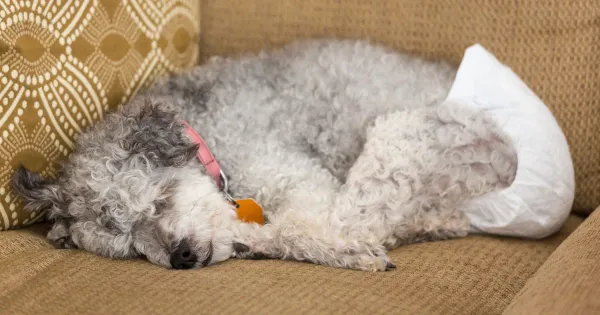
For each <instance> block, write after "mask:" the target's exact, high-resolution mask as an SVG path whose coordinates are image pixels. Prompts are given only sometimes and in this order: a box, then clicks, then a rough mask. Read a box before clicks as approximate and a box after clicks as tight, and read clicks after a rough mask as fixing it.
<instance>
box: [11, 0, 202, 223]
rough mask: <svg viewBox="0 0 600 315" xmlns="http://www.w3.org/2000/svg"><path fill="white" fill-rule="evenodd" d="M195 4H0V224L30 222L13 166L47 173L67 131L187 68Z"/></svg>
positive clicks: (34, 216) (169, 0) (194, 50)
mask: <svg viewBox="0 0 600 315" xmlns="http://www.w3.org/2000/svg"><path fill="white" fill-rule="evenodd" d="M198 2H199V1H197V0H152V1H146V0H121V1H118V0H90V1H87V0H62V1H61V0H55V1H44V0H40V1H16V0H0V103H1V106H0V230H4V229H8V228H14V227H19V226H23V225H27V224H31V223H33V222H35V221H36V220H38V219H39V218H40V217H41V213H31V214H30V213H26V212H24V211H23V209H22V203H21V200H20V199H18V198H16V197H15V195H14V194H13V193H12V192H11V189H10V178H11V176H12V172H13V169H14V168H16V167H17V166H18V165H20V164H24V165H25V166H26V167H27V168H30V169H32V170H35V171H37V172H41V173H42V174H43V175H44V176H53V175H54V174H55V172H56V171H57V165H56V164H57V162H59V161H60V160H62V159H64V158H65V157H67V156H68V155H69V153H70V151H71V150H72V149H73V139H74V137H75V136H76V135H77V134H78V133H79V132H80V131H81V130H82V129H84V128H86V127H87V126H89V125H90V124H93V123H94V122H96V121H98V120H100V119H102V117H103V113H104V112H106V111H108V110H110V109H112V108H114V107H116V106H118V105H119V104H123V103H125V102H127V100H128V99H129V98H131V96H132V95H134V94H135V93H136V91H137V90H139V89H140V88H142V87H144V86H146V85H148V84H149V83H150V82H151V81H152V80H153V78H155V77H156V76H159V75H163V74H166V73H168V72H175V71H178V70H180V69H183V68H186V67H189V66H192V65H194V64H195V63H196V61H197V55H198V45H197V42H198V39H199V31H200V29H199V14H200V10H199V4H198Z"/></svg>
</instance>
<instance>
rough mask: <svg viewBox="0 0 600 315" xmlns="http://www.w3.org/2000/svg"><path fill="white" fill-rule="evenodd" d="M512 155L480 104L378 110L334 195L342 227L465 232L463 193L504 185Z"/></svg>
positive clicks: (387, 240) (391, 238) (402, 236)
mask: <svg viewBox="0 0 600 315" xmlns="http://www.w3.org/2000/svg"><path fill="white" fill-rule="evenodd" d="M516 167H517V158H516V153H515V150H514V147H513V146H512V143H511V141H509V139H507V137H506V136H505V135H504V134H503V133H502V131H501V130H500V129H499V127H498V126H497V125H496V124H495V123H494V122H493V121H491V120H490V119H489V118H487V117H486V115H485V114H484V113H483V112H479V111H476V110H472V109H468V108H464V107H461V106H458V105H456V104H446V103H444V104H441V105H439V106H436V107H430V108H422V109H416V110H410V111H402V112H396V113H393V114H389V115H387V116H385V117H379V118H378V119H377V120H376V122H375V124H374V126H373V127H372V128H370V129H369V130H368V132H367V141H366V143H365V146H364V149H363V152H362V153H361V155H360V156H359V157H358V159H357V161H356V162H355V164H354V165H353V166H352V168H351V169H350V171H349V173H348V176H347V181H346V183H345V184H344V185H343V186H342V188H341V191H340V193H339V195H338V196H337V200H336V201H335V206H334V209H335V211H336V212H335V214H336V215H337V216H338V218H339V220H340V221H342V222H343V225H344V226H345V227H347V234H349V235H353V234H357V236H356V237H360V235H362V234H373V235H375V236H376V237H377V238H378V239H379V241H380V243H381V244H383V245H384V246H386V247H387V248H394V247H397V246H399V245H402V244H407V243H412V242H419V241H426V240H440V239H448V238H454V237H462V236H465V235H466V234H467V232H468V229H469V222H468V219H467V217H466V216H465V214H464V213H463V212H462V211H461V204H463V203H464V202H465V201H467V200H469V199H470V198H473V197H475V196H479V195H482V194H485V193H487V192H490V191H492V190H494V189H498V188H500V187H504V186H508V185H510V183H511V182H512V180H513V179H514V176H515V172H516Z"/></svg>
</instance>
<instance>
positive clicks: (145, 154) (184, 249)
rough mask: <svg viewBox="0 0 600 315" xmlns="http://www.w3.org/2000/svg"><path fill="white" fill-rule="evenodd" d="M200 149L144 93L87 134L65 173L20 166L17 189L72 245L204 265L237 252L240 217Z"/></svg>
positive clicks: (58, 237) (180, 265)
mask: <svg viewBox="0 0 600 315" xmlns="http://www.w3.org/2000/svg"><path fill="white" fill-rule="evenodd" d="M196 152H197V146H196V145H194V144H193V143H192V142H191V141H190V140H189V139H188V138H187V136H186V135H185V133H184V128H183V125H182V124H181V122H180V121H179V120H178V118H177V115H176V114H175V113H174V111H173V110H172V109H170V108H168V107H167V106H165V105H157V104H152V103H149V102H146V101H143V100H138V101H136V102H134V103H132V104H130V105H128V106H127V107H125V108H124V109H123V110H120V111H118V112H116V113H112V114H109V115H107V117H106V118H105V120H104V121H103V122H101V123H99V124H97V125H95V126H94V127H92V128H91V129H90V130H88V131H87V132H85V133H83V134H81V135H80V136H79V137H78V139H77V144H76V150H75V151H74V153H73V154H72V155H71V157H70V159H69V161H67V162H66V163H65V165H64V166H63V168H62V172H61V174H60V176H59V177H58V180H56V181H48V180H44V179H42V178H40V176H39V175H38V174H35V173H32V172H30V171H28V170H26V169H25V168H20V169H19V170H17V172H16V173H15V175H14V177H13V187H14V190H15V191H16V192H17V193H18V194H19V195H21V196H23V197H24V199H25V200H26V202H27V205H26V208H28V209H37V210H46V211H48V217H49V219H50V220H51V221H52V222H53V227H52V230H51V231H50V232H49V233H48V237H49V239H51V240H53V241H55V242H57V243H59V244H62V245H63V246H65V247H68V248H69V247H76V248H82V249H85V250H88V251H90V252H93V253H95V254H98V255H101V256H106V257H111V258H134V257H144V256H145V257H146V258H147V259H148V260H149V261H151V262H152V263H155V264H158V265H161V266H165V267H172V268H176V269H188V268H192V267H201V266H206V265H208V264H213V263H216V262H219V261H223V260H225V259H228V258H229V257H231V256H232V253H233V244H232V240H233V234H232V232H231V229H230V226H231V224H232V222H234V221H235V220H236V215H235V209H234V208H233V207H232V206H231V205H230V204H229V203H228V202H227V200H226V199H225V198H224V196H223V195H222V194H221V193H220V191H219V190H218V188H217V186H216V184H215V183H214V181H213V180H212V178H211V177H209V176H208V175H206V174H205V172H204V170H203V166H202V165H201V164H200V163H199V162H198V161H197V160H196V158H195V155H196Z"/></svg>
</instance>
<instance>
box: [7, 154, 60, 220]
mask: <svg viewBox="0 0 600 315" xmlns="http://www.w3.org/2000/svg"><path fill="white" fill-rule="evenodd" d="M12 188H13V191H14V192H15V193H16V194H17V195H19V196H21V197H23V199H24V200H25V210H28V211H38V212H39V211H43V210H46V209H48V208H50V207H52V206H53V205H60V204H62V203H63V197H62V193H61V190H60V188H59V186H58V185H57V184H56V182H55V181H51V180H46V179H43V178H42V177H41V176H40V174H38V173H34V172H31V171H29V170H28V169H26V168H25V167H24V166H23V165H21V166H20V167H19V168H18V169H17V170H15V173H14V174H13V177H12Z"/></svg>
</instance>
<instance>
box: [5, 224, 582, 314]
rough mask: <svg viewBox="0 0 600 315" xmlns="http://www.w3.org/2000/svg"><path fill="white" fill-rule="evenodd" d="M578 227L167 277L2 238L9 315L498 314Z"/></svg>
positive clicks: (14, 235) (34, 237) (15, 236)
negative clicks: (384, 268)
mask: <svg viewBox="0 0 600 315" xmlns="http://www.w3.org/2000/svg"><path fill="white" fill-rule="evenodd" d="M580 222H581V219H579V218H577V217H574V216H572V217H570V218H569V220H568V222H567V224H566V226H565V227H564V228H563V229H562V230H561V232H560V233H558V234H557V235H555V236H553V237H551V238H549V239H547V240H544V241H523V240H517V239H501V238H492V237H482V236H473V237H468V238H466V239H460V240H453V241H445V242H436V243H425V244H417V245H412V246H406V247H403V248H400V249H397V250H395V251H392V252H391V258H392V259H393V261H394V263H395V264H396V265H397V267H398V269H397V270H395V271H391V272H386V273H364V272H359V271H351V270H343V269H333V268H327V267H322V266H316V265H311V264H306V263H298V262H282V261H240V260H230V261H227V262H224V263H221V264H218V265H215V266H211V267H208V268H204V269H199V270H187V271H173V270H166V269H162V268H159V267H155V266H153V265H150V264H149V263H146V262H142V261H115V260H109V259H103V258H99V257H96V256H93V255H91V254H88V253H85V252H83V251H73V250H55V249H52V248H51V246H50V245H48V244H47V243H45V242H44V241H43V239H42V238H41V237H40V236H39V234H36V233H34V232H32V231H31V230H29V229H28V230H25V229H23V230H17V231H8V232H4V233H0V305H2V311H3V312H5V313H7V314H39V313H43V314H90V313H94V314H148V313H166V314H186V315H187V314H207V313H221V314H232V313H239V314H293V313H298V314H310V313H312V314H370V313H383V314H444V315H448V314H461V315H464V314H488V315H493V314H500V313H501V312H502V311H503V310H504V308H505V307H506V306H507V305H508V304H509V303H510V301H511V300H512V298H513V296H514V295H515V294H516V293H517V292H518V291H519V290H520V289H521V288H522V287H523V285H524V284H525V282H526V281H527V279H528V278H529V277H530V276H531V275H532V274H533V273H534V272H535V271H536V269H537V268H538V267H539V266H540V265H541V264H542V263H543V262H544V261H545V260H546V259H547V257H548V256H549V255H550V254H551V253H552V252H553V251H554V249H555V248H556V247H557V246H558V245H559V244H560V242H561V241H562V240H563V239H564V238H566V237H567V236H568V235H569V234H570V233H571V232H572V231H573V230H574V229H575V228H576V227H577V225H579V223H580Z"/></svg>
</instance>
